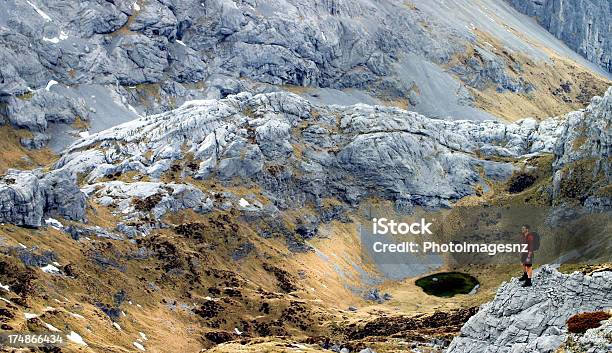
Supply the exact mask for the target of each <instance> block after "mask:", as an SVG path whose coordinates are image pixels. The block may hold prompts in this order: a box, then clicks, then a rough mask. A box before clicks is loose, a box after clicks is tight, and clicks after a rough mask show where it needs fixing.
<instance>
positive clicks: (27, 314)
mask: <svg viewBox="0 0 612 353" xmlns="http://www.w3.org/2000/svg"><path fill="white" fill-rule="evenodd" d="M23 316H24V317H25V318H26V320H30V319H34V318H37V317H38V315H37V314H32V313H23Z"/></svg>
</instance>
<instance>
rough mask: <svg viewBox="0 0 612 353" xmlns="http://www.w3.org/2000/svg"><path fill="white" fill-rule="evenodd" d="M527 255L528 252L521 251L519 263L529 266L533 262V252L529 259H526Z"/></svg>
mask: <svg viewBox="0 0 612 353" xmlns="http://www.w3.org/2000/svg"><path fill="white" fill-rule="evenodd" d="M528 255H529V253H526V252H524V253H522V254H521V263H522V264H523V265H525V266H531V265H532V264H533V254H531V261H529V262H528V261H527V256H528Z"/></svg>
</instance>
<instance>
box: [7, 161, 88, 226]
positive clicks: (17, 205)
mask: <svg viewBox="0 0 612 353" xmlns="http://www.w3.org/2000/svg"><path fill="white" fill-rule="evenodd" d="M46 216H61V217H64V218H66V219H70V220H74V221H83V220H85V194H83V193H82V192H81V191H80V190H79V188H78V187H77V186H76V180H75V177H74V175H72V174H70V173H66V172H64V171H54V172H50V173H47V174H43V173H41V172H37V171H34V172H29V171H17V170H9V172H8V173H7V174H5V175H4V176H2V178H1V179H0V222H6V223H12V224H16V225H20V226H27V227H40V226H41V225H42V224H43V218H44V217H46Z"/></svg>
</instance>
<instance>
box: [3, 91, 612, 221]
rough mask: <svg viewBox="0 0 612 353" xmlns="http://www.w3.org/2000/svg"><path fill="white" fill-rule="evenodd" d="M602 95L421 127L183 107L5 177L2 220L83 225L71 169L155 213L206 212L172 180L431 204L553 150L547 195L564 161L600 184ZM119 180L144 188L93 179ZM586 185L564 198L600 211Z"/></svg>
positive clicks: (382, 118)
mask: <svg viewBox="0 0 612 353" xmlns="http://www.w3.org/2000/svg"><path fill="white" fill-rule="evenodd" d="M611 97H612V89H609V90H608V92H607V94H606V95H605V96H604V97H596V98H594V99H593V102H592V104H591V105H590V106H589V107H588V108H587V109H586V110H584V111H580V112H574V113H570V114H568V115H567V116H566V117H564V118H551V119H548V120H545V121H543V122H537V121H536V120H533V119H525V120H521V121H519V122H517V123H513V124H504V123H501V122H495V121H482V122H474V121H445V120H438V119H429V118H426V117H424V116H422V115H419V114H417V113H414V112H408V111H405V110H401V109H397V108H389V107H380V106H367V105H362V104H358V105H355V106H347V107H343V106H335V105H334V106H322V105H314V104H312V103H310V102H308V101H307V100H305V99H303V98H301V97H299V96H297V95H294V94H290V93H269V94H259V95H251V94H248V93H241V94H238V95H235V96H230V97H228V98H226V99H222V100H206V101H192V102H188V103H186V104H184V105H183V106H182V107H180V108H179V109H177V110H174V111H171V112H167V113H163V114H159V115H154V116H149V117H144V118H140V119H137V120H135V121H132V122H129V123H125V124H123V125H120V126H117V127H115V128H112V129H109V130H106V131H103V132H101V133H98V134H94V135H92V136H89V137H86V138H84V139H82V140H80V141H77V142H76V143H75V144H73V145H72V146H71V147H70V148H68V149H67V150H66V152H65V154H64V156H63V157H62V158H61V159H60V160H59V161H58V162H57V163H56V165H55V166H54V168H53V170H52V171H51V172H50V173H47V174H44V175H43V174H42V173H37V174H36V173H32V172H19V173H20V175H23V176H16V177H11V174H10V173H9V175H8V176H6V177H5V178H4V179H3V181H2V182H1V183H0V187H1V188H2V189H0V190H2V195H3V196H2V197H3V198H2V200H3V202H2V207H3V212H2V217H3V220H4V221H6V222H10V223H15V224H23V225H29V226H39V225H40V223H41V221H40V220H41V218H42V216H43V214H47V213H49V214H58V215H61V216H64V217H66V218H69V219H83V218H84V202H85V201H84V199H85V196H84V195H83V194H82V193H81V192H80V191H78V189H77V187H76V186H75V185H74V180H75V179H76V175H80V176H81V177H82V178H83V180H84V181H85V182H86V183H87V184H88V185H87V186H86V187H85V189H84V190H85V191H86V193H87V194H88V195H90V196H91V195H95V199H96V200H97V202H99V203H101V204H111V203H113V204H119V205H122V206H121V208H122V209H123V210H126V212H130V211H129V210H130V209H131V208H130V207H132V206H130V205H131V204H130V202H128V201H125V200H132V199H133V198H134V197H137V198H147V197H149V196H152V195H153V194H155V195H159V196H160V200H158V203H159V205H158V204H157V203H156V204H155V205H153V206H152V207H151V209H154V210H155V215H156V216H161V215H163V214H164V213H165V212H167V211H173V212H174V211H177V210H179V209H183V208H194V209H197V210H201V211H202V212H205V211H206V210H209V209H210V208H211V207H212V205H211V204H210V203H207V202H204V201H203V200H205V199H206V197H205V196H204V195H203V194H202V192H201V191H199V190H198V189H197V188H194V187H192V186H189V185H185V184H183V183H182V182H181V180H183V179H184V178H194V179H195V180H208V179H211V180H219V181H221V182H223V181H229V180H233V179H236V178H237V179H242V180H244V181H249V182H253V183H255V184H257V185H259V186H261V188H262V190H263V191H264V194H265V195H266V197H268V198H270V200H272V201H273V203H274V205H275V206H276V207H278V208H279V209H285V208H287V207H288V205H303V204H305V203H306V202H313V203H314V204H315V205H321V203H322V200H323V199H325V198H327V197H334V198H337V199H339V200H342V201H344V202H345V203H347V204H349V205H353V206H356V205H357V204H358V203H359V202H360V201H361V200H363V199H364V198H366V197H369V196H377V197H383V198H386V199H390V200H393V201H395V202H396V204H397V205H401V206H402V208H403V209H406V210H408V209H410V208H411V207H413V206H423V207H426V208H440V207H450V206H451V205H452V203H453V202H455V201H457V200H459V199H461V198H462V197H465V196H467V195H472V194H474V193H475V189H476V188H477V187H478V186H479V185H481V186H485V185H486V180H493V181H504V180H506V179H507V178H508V177H510V176H511V175H512V173H513V172H514V169H515V167H514V166H513V164H512V163H511V162H508V161H506V160H507V159H504V158H523V157H527V156H532V155H537V154H541V153H554V154H555V156H556V159H555V162H554V164H553V168H554V170H556V171H557V172H556V173H555V175H554V180H553V181H554V182H556V183H557V184H558V185H560V186H559V187H558V189H559V190H561V191H564V190H565V189H564V185H565V184H564V183H566V180H567V179H570V180H571V178H572V174H571V173H574V172H573V169H568V168H569V167H568V166H572V168H573V164H572V163H576V161H582V160H585V158H587V157H588V158H592V159H595V160H598V161H600V164H599V166H598V168H599V170H600V172H599V173H600V174H601V175H603V179H601V177H600V179H597V182H598V183H600V184H601V183H608V184H609V178H610V173H609V161H607V159H606V158H602V157H604V156H607V155H609V153H610V144H609V143H608V140H609V139H610V137H609V129H607V128H606V126H608V125H609V124H610V111H611V110H612V109H611V106H610V99H611ZM577 126H579V127H580V128H578V127H577ZM577 140H578V141H580V146H578V147H575V146H576V145H577V142H576V141H577ZM12 173H18V172H12ZM126 173H132V174H131V175H136V176H138V178H142V177H146V178H149V179H150V180H151V182H138V183H130V184H127V183H123V182H119V181H115V182H106V181H105V180H108V179H113V178H115V177H116V176H118V175H124V174H125V175H129V174H126ZM598 175H599V174H598ZM62 178H65V179H66V180H68V181H69V182H66V183H62V182H60V180H63V179H62ZM606 178H607V179H606ZM162 179H164V180H168V179H171V180H173V181H174V182H172V183H168V182H161V180H162ZM70 180H72V181H70ZM588 187H589V188H591V189H589V190H586V191H585V192H588V193H587V194H585V195H586V197H582V196H581V197H579V198H578V199H579V201H580V202H581V203H582V205H583V206H587V208H589V209H591V210H592V211H602V210H603V211H605V210H609V208H610V204H611V202H610V198H609V197H608V196H606V194H605V193H603V194H602V193H599V192H597V190H598V189H596V188H595V187H604V188H605V185H597V184H596V183H594V184H592V185H591V184H589V185H588ZM156 190H157V191H156ZM154 191H156V192H154ZM145 194H146V195H145ZM589 195H591V196H589ZM122 199H123V201H121V200H122ZM38 200H43V201H42V202H39V201H38ZM126 202H127V203H126ZM147 211H150V210H147Z"/></svg>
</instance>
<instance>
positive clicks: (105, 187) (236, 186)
mask: <svg viewBox="0 0 612 353" xmlns="http://www.w3.org/2000/svg"><path fill="white" fill-rule="evenodd" d="M611 107H612V88H610V89H608V91H607V92H606V94H605V96H603V97H595V98H593V100H592V103H591V105H590V106H589V107H588V108H586V109H585V110H583V111H577V112H573V113H570V114H568V115H566V116H564V117H558V118H551V119H548V120H544V121H542V122H538V121H536V120H534V119H528V120H522V121H519V122H517V123H513V124H505V123H502V122H496V121H481V122H474V121H444V120H438V119H430V118H426V117H424V116H422V115H419V114H417V113H414V112H408V111H405V110H401V109H398V108H390V107H380V106H367V105H355V106H348V107H345V106H337V105H331V106H327V105H316V104H312V103H310V102H309V101H308V100H306V99H304V98H301V97H299V96H298V95H295V94H289V93H268V94H258V95H252V94H249V93H241V94H238V95H235V96H229V97H227V98H225V99H222V100H201V101H192V102H187V103H185V104H184V105H183V106H181V107H180V108H178V109H176V110H175V111H171V112H167V113H162V114H159V115H152V116H148V117H143V118H139V119H137V120H134V121H132V122H128V123H125V124H122V125H119V126H117V127H115V128H112V129H109V130H106V131H102V132H100V133H98V134H94V135H91V136H88V137H85V138H83V139H81V140H79V141H77V142H76V143H74V144H73V145H72V146H70V147H69V148H68V149H67V150H66V152H65V154H64V155H63V156H62V157H61V158H60V159H59V160H58V161H57V162H56V163H54V164H53V165H52V166H51V167H50V168H49V169H48V170H34V171H17V170H9V172H8V173H7V174H5V175H4V176H2V178H1V181H0V200H1V207H0V216H1V217H2V218H1V221H2V222H3V223H5V225H4V226H2V228H0V230H1V231H2V233H1V234H2V241H3V242H4V244H5V245H4V247H3V254H2V256H1V257H2V261H4V267H3V268H4V269H5V271H4V272H2V273H0V280H1V281H2V283H3V285H5V283H6V285H8V286H9V287H8V293H9V294H10V295H9V296H8V297H7V298H5V299H6V300H8V301H9V302H8V303H7V305H6V311H4V313H5V314H6V315H5V316H6V318H5V323H6V325H7V326H6V327H10V328H15V327H19V328H27V329H28V330H31V329H34V328H35V327H40V325H43V326H45V325H46V324H49V325H51V326H52V327H54V328H57V329H58V330H61V331H65V333H67V334H68V333H70V332H76V334H78V335H79V337H85V342H86V344H87V345H88V347H92V349H93V350H94V351H95V350H98V349H102V348H103V347H109V345H113V344H119V345H122V346H124V347H127V346H131V343H133V342H136V343H138V344H140V345H143V346H146V347H147V348H148V349H151V350H156V349H158V348H157V347H160V346H159V345H160V342H161V341H163V340H164V337H165V336H164V334H163V333H162V332H160V331H159V330H158V329H156V328H153V327H151V326H150V325H151V321H150V320H147V319H146V318H147V317H157V318H160V317H169V318H170V319H169V320H170V322H172V323H173V325H175V326H176V327H175V330H178V331H177V332H182V334H183V335H184V339H183V340H182V341H178V342H176V344H175V345H174V346H173V347H174V348H175V349H182V350H187V351H192V350H196V349H200V348H211V347H213V346H216V345H219V344H220V343H224V342H228V341H235V340H236V339H239V338H240V336H242V335H243V334H244V335H245V336H244V337H245V339H247V337H248V339H247V341H245V342H250V343H244V344H247V345H250V344H255V342H258V343H257V345H261V346H258V347H260V348H254V349H263V348H262V347H265V346H266V345H268V344H271V345H272V346H275V345H278V344H298V343H299V344H304V343H308V342H310V343H308V344H310V345H314V346H312V347H314V348H312V349H322V347H323V348H324V347H331V346H332V345H334V344H335V345H338V347H342V346H345V347H350V349H351V350H355V349H359V350H361V349H365V348H367V347H379V350H380V351H382V352H384V351H385V350H388V349H397V347H398V345H399V346H401V345H402V344H405V342H404V341H402V340H401V337H404V340H405V339H406V338H407V337H412V338H411V339H413V340H415V342H420V343H414V344H415V347H418V346H420V345H423V344H424V345H427V344H430V343H431V342H438V341H434V340H441V341H439V342H438V343H434V344H433V345H434V346H436V347H438V348H440V347H443V346H444V344H443V343H440V342H447V341H448V339H449V335H450V336H451V337H452V334H453V333H454V332H456V331H453V330H456V329H458V327H459V326H461V324H462V323H463V322H464V321H465V320H467V318H468V317H469V316H470V315H471V313H472V312H470V311H469V310H470V309H469V307H466V304H467V303H469V302H471V301H470V299H469V296H468V297H467V298H463V299H462V298H459V299H458V300H459V302H458V304H457V306H456V307H455V310H459V311H453V310H451V311H449V310H446V311H443V312H442V313H438V314H435V313H433V312H432V315H434V316H432V318H431V319H423V320H424V321H423V322H421V321H420V319H418V317H417V318H415V317H411V316H405V314H403V315H400V316H397V314H392V315H391V316H390V317H391V318H385V319H381V318H380V315H379V314H376V315H373V314H372V312H369V313H368V314H366V313H365V312H364V313H362V312H357V314H354V315H349V316H347V314H345V313H344V311H343V310H340V309H338V308H339V307H340V308H342V307H346V306H348V305H353V303H355V302H357V303H360V304H359V305H364V304H363V302H361V301H360V300H359V299H356V298H358V297H359V296H360V294H359V293H362V292H361V291H363V290H364V289H367V288H368V286H370V287H371V286H372V285H373V283H374V285H375V283H381V282H377V281H373V282H372V280H371V278H376V276H377V275H376V269H375V268H369V266H371V264H367V263H365V262H361V261H362V260H360V259H359V255H358V254H359V250H358V249H357V248H355V247H356V246H358V245H356V244H358V242H357V241H356V240H355V238H349V239H345V240H343V241H340V239H342V237H346V236H347V234H354V232H355V226H354V224H353V223H354V222H355V221H356V219H355V217H356V216H357V214H358V212H357V207H359V206H360V205H361V204H363V203H367V202H368V201H369V200H371V199H380V200H386V201H388V202H390V203H391V204H392V205H393V207H394V208H395V209H396V210H398V211H401V212H412V211H413V210H415V209H417V208H425V209H427V210H435V209H439V208H447V207H451V206H453V205H454V204H456V203H460V202H462V201H463V200H465V199H466V198H467V197H478V195H479V194H480V193H482V192H483V190H484V191H485V192H486V191H487V190H488V191H490V192H492V193H493V194H495V193H498V192H500V191H495V190H498V189H497V188H498V187H497V186H496V185H505V183H506V182H507V181H508V180H509V179H510V178H511V177H513V176H515V175H517V173H521V172H522V171H523V170H524V168H526V167H528V166H529V163H528V160H529V159H530V158H533V157H534V156H542V155H547V154H552V155H553V158H550V159H545V161H546V160H547V161H548V162H547V163H548V164H544V165H543V169H544V170H549V172H548V173H549V174H548V175H551V177H550V179H548V180H547V179H543V180H542V181H541V183H539V184H534V185H527V186H525V187H524V188H526V189H525V191H524V192H520V191H519V194H518V195H519V197H522V195H527V194H529V193H533V192H536V193H538V195H539V196H538V197H539V198H542V200H548V201H543V202H548V205H547V207H550V206H553V205H554V206H558V207H560V209H561V210H563V209H564V207H568V206H572V207H574V208H575V207H578V209H580V210H581V212H587V213H588V212H594V213H601V212H604V216H605V214H606V213H605V212H609V211H610V204H611V203H610V197H611V195H610V194H609V185H610V165H609V158H607V156H609V155H610V148H611V144H610V143H609V141H610V129H609V128H607V127H608V126H609V125H610V119H611V118H612V114H611V113H610V112H611V111H612V109H611ZM587 177H588V178H589V179H588V180H587V179H585V178H587ZM585 180H586V181H585ZM485 202H486V201H485ZM558 210H559V208H555V209H554V210H553V211H554V212H553V213H552V214H557V212H558ZM7 223H8V224H7ZM15 225H18V226H25V227H30V228H34V230H28V229H25V228H19V227H15ZM352 236H353V237H357V235H352ZM320 237H323V238H322V239H321V238H320ZM326 237H329V241H330V242H331V243H327V242H326V241H325V240H324V239H325V238H326ZM315 244H316V245H315ZM332 244H333V245H332ZM340 244H344V245H340ZM338 246H343V247H345V248H344V250H343V253H344V254H346V255H345V256H352V257H354V258H353V259H352V260H350V261H348V260H334V261H331V260H329V258H330V257H332V256H337V255H334V254H336V252H337V251H338ZM321 249H323V250H321ZM323 251H325V252H323ZM349 254H352V255H349ZM349 259H350V257H349ZM366 268H369V269H368V270H366ZM313 269H317V270H313ZM349 273H350V275H349ZM262 276H263V277H262ZM260 277H262V278H264V280H262V282H259V281H255V280H253V279H254V278H260ZM602 278H603V277H602ZM383 280H384V279H383ZM378 281H379V280H378ZM21 283H23V284H21ZM601 285H602V286H604V288H608V287H606V285H605V284H601ZM51 287H53V288H54V289H53V290H51V291H50V289H49V288H51ZM102 288H104V289H102ZM309 288H310V289H309ZM315 288H316V289H315ZM595 289H596V288H595ZM41 293H46V294H44V295H43V294H41ZM257 298H258V299H257ZM322 298H324V299H325V300H323V301H322ZM571 298H572V297H568V299H567V300H569V301H571V300H574V299H571ZM54 300H58V301H59V302H58V303H60V304H61V309H60V308H57V306H58V304H53V303H52V301H54ZM361 300H363V299H361ZM464 300H465V301H464ZM431 301H432V299H423V302H422V303H423V304H420V305H427V304H425V303H427V302H431ZM129 302H132V304H129ZM134 302H136V303H138V305H141V306H142V307H144V309H143V308H141V307H137V308H134V307H133V305H135V304H133V303H134ZM2 305H4V304H2ZM592 305H594V306H602V307H605V306H606V305H607V304H606V303H605V302H599V301H597V300H595V301H593V302H592ZM47 306H50V307H52V308H54V309H53V310H51V309H45V307H47ZM75 310H76V312H75ZM168 310H169V311H168ZM378 310H379V309H378ZM466 310H468V311H466ZM32 313H33V314H35V315H38V316H37V317H33V316H31V315H30V316H28V315H29V314H32ZM70 313H75V314H77V315H80V316H83V317H87V318H88V322H89V328H87V326H83V325H82V324H81V323H80V322H79V321H78V320H77V321H75V320H73V319H70V320H68V319H67V318H68V316H69V315H71V314H70ZM123 313H125V315H124V314H123ZM162 313H163V314H162ZM22 315H25V317H26V320H25V322H24V321H23V320H22V319H21V317H22ZM160 315H161V316H160ZM482 315H485V314H482ZM381 320H383V321H381ZM415 320H417V321H415ZM383 322H396V324H394V325H395V326H397V327H400V328H401V327H403V329H401V330H400V331H396V335H397V337H396V338H393V337H391V338H389V339H385V340H383V341H384V344H381V345H380V346H377V345H376V344H375V342H376V340H377V339H376V338H374V337H372V334H366V333H365V332H372V331H371V327H379V328H378V329H377V330H378V331H375V332H379V334H381V333H382V332H384V330H390V329H391V328H389V327H387V326H385V325H384V324H383ZM400 323H401V324H400ZM449 323H452V324H449ZM557 324H559V325H560V323H556V325H557ZM398 325H399V326H398ZM59 326H61V327H62V328H61V329H60V328H59ZM116 326H119V327H120V328H119V329H117V328H116ZM189 327H190V328H189ZM442 327H446V328H447V329H446V330H445V329H442ZM468 327H469V326H468ZM188 328H189V329H188ZM114 330H120V331H121V332H123V333H121V336H120V337H121V338H120V339H119V341H117V338H116V335H115V334H113V332H114ZM142 330H145V331H147V332H145V335H147V337H155V341H152V342H145V341H144V339H143V338H141V337H139V336H138V335H139V333H138V332H144V331H142ZM235 330H237V331H235ZM466 330H468V329H467V328H466ZM236 332H240V334H238V333H236ZM379 334H375V337H379ZM321 335H322V336H325V337H327V338H317V337H320V336H321ZM423 335H425V336H423ZM275 336H284V337H290V338H289V339H288V340H289V342H287V341H282V340H281V341H278V339H277V338H273V337H275ZM417 337H418V338H417ZM261 339H263V341H261ZM258 340H259V341H258ZM270 340H272V341H270ZM389 340H390V341H389ZM112 342H119V343H112ZM280 342H283V343H280ZM312 342H315V343H312ZM326 342H331V343H326ZM402 342H404V343H402ZM428 342H429V343H428ZM555 342H556V341H555ZM457 344H458V343H457ZM481 344H493V342H492V341H491V342H490V341H487V340H484V341H483V342H482V343H481ZM504 344H505V343H504ZM77 345H78V344H77ZM236 345H239V346H242V345H243V343H236V342H233V343H228V345H227V346H225V345H219V346H217V347H216V348H215V350H217V351H224V350H225V351H236V350H237V349H238V348H236ZM132 346H133V345H132ZM223 347H226V348H223ZM309 347H310V346H309ZM317 347H318V348H317ZM385 347H387V348H385ZM392 347H395V348H392ZM117 349H118V350H119V348H117ZM255 351H257V350H255ZM280 351H282V350H280Z"/></svg>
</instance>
